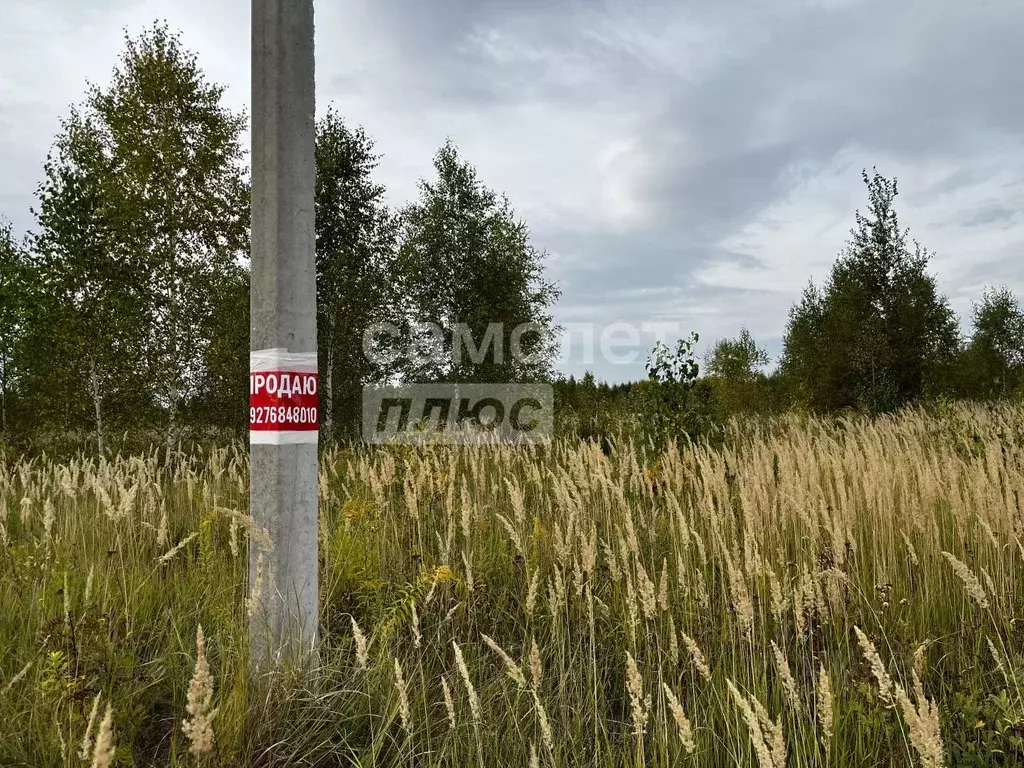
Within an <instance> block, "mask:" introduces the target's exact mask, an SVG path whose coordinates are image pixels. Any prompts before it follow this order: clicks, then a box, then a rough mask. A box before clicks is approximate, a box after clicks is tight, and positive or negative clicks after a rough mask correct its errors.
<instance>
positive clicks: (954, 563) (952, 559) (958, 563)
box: [942, 550, 988, 611]
mask: <svg viewBox="0 0 1024 768" xmlns="http://www.w3.org/2000/svg"><path fill="white" fill-rule="evenodd" d="M942 556H943V557H944V558H946V561H947V562H948V563H949V564H950V566H951V567H952V568H953V573H955V574H956V575H957V576H958V577H959V578H960V581H962V582H963V585H964V590H965V591H966V592H967V594H968V595H969V596H970V598H971V599H972V600H974V602H976V603H977V604H978V606H979V607H980V608H981V609H982V610H985V611H987V610H988V597H986V596H985V589H984V587H982V586H981V582H980V581H978V577H977V576H975V575H974V572H973V571H972V570H971V569H970V568H968V567H967V563H965V562H963V561H962V560H958V559H957V557H956V556H955V555H953V554H952V553H950V552H946V551H945V550H943V552H942Z"/></svg>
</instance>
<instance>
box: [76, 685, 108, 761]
mask: <svg viewBox="0 0 1024 768" xmlns="http://www.w3.org/2000/svg"><path fill="white" fill-rule="evenodd" d="M102 696H103V692H102V691H100V692H99V693H97V694H96V698H95V699H93V700H92V710H90V712H89V721H88V722H87V723H86V724H85V735H84V736H83V737H82V748H81V750H79V752H78V756H79V757H80V758H81V759H82V760H83V761H85V760H88V759H89V755H90V754H92V727H93V725H95V724H96V716H97V715H98V714H99V713H100V698H101V697H102Z"/></svg>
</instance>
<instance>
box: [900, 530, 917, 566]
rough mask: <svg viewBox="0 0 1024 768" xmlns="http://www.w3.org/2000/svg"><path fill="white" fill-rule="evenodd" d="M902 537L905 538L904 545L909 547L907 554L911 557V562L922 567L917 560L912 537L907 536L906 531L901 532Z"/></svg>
mask: <svg viewBox="0 0 1024 768" xmlns="http://www.w3.org/2000/svg"><path fill="white" fill-rule="evenodd" d="M900 536H902V537H903V543H904V544H905V545H906V547H907V554H908V555H909V556H910V562H911V563H913V564H914V565H915V566H917V565H920V561H919V560H918V559H917V550H916V549H914V545H913V544H911V543H910V537H909V536H907V533H906V531H903V530H901V531H900Z"/></svg>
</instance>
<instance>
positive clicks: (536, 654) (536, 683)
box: [530, 638, 544, 690]
mask: <svg viewBox="0 0 1024 768" xmlns="http://www.w3.org/2000/svg"><path fill="white" fill-rule="evenodd" d="M543 676H544V668H543V667H542V666H541V661H540V648H538V647H537V640H536V639H534V638H531V640H530V681H531V682H532V683H533V688H534V690H540V681H541V679H542V678H543Z"/></svg>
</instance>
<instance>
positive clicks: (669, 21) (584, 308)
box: [0, 0, 1024, 380]
mask: <svg viewBox="0 0 1024 768" xmlns="http://www.w3.org/2000/svg"><path fill="white" fill-rule="evenodd" d="M249 11H250V3H249V2H248V1H247V0H3V3H2V12H3V24H2V25H0V215H4V216H6V217H7V218H9V219H10V220H11V221H12V222H13V223H14V226H15V228H16V230H18V231H25V230H27V229H28V228H30V227H31V226H32V217H31V214H30V213H29V207H30V206H31V205H32V202H33V192H34V189H35V187H36V184H37V183H38V181H39V180H40V177H41V175H42V162H43V160H44V158H45V156H46V153H47V150H48V148H49V146H50V143H51V142H52V140H53V137H54V135H55V133H56V131H57V129H58V122H59V119H60V118H61V116H63V115H66V114H67V111H68V107H69V105H71V104H73V103H76V102H79V101H80V100H81V99H82V97H83V95H84V93H85V87H86V81H87V80H92V81H95V82H98V83H105V82H106V81H107V79H108V77H109V74H110V71H111V69H112V67H113V66H114V64H115V62H116V59H117V57H118V55H119V53H120V50H121V47H122V39H123V35H124V31H125V29H126V28H127V30H128V31H129V32H131V33H132V34H135V33H137V32H138V31H139V30H141V29H142V28H143V27H144V26H146V25H147V24H149V23H151V22H152V21H154V20H155V19H165V20H166V21H167V22H168V23H169V24H170V25H171V26H172V27H173V28H177V29H179V30H181V32H182V33H183V38H184V42H185V44H186V46H187V47H189V48H191V49H193V50H195V51H196V52H197V53H198V54H199V56H200V61H201V62H202V64H203V66H204V67H205V69H206V71H207V72H208V74H209V76H210V78H211V79H212V80H214V81H218V82H221V83H224V84H226V85H227V86H228V91H227V95H226V98H227V100H228V102H229V104H230V105H232V106H234V107H237V108H246V107H247V105H248V101H249V74H248V72H249ZM1021 40H1024V4H1021V3H1020V1H1019V0H988V1H986V0H975V2H964V0H957V1H956V2H954V1H953V0H903V1H895V0H746V1H741V0H719V1H718V2H707V0H701V1H700V2H696V1H694V2H687V1H682V2H680V0H675V1H672V0H664V2H662V1H660V0H659V1H658V2H645V1H644V0H608V1H606V2H597V1H596V0H580V1H579V2H568V1H566V2H559V0H431V1H430V2H419V1H417V0H331V1H330V2H328V0H318V4H317V99H318V111H321V112H322V111H323V109H324V108H325V107H326V106H327V104H328V103H329V102H333V103H334V104H335V105H336V106H337V108H338V109H339V111H340V112H341V113H342V115H343V117H344V118H345V120H346V121H347V122H348V123H350V124H352V125H356V124H358V125H362V126H363V127H364V128H365V129H366V130H367V131H368V133H369V134H370V135H371V136H372V137H373V138H374V140H375V141H376V143H377V149H378V150H379V151H380V152H382V153H383V154H384V158H383V160H382V163H381V166H380V169H379V180H380V181H381V182H382V183H384V184H385V185H386V186H387V188H388V190H389V196H390V199H391V202H392V203H394V204H395V205H399V204H401V203H403V202H405V201H406V200H408V199H409V198H410V197H411V196H412V195H414V194H415V184H416V181H417V179H419V178H421V177H424V176H428V175H429V174H430V173H431V170H432V169H431V159H432V155H433V153H434V151H435V150H436V149H437V147H438V146H439V145H440V144H441V143H442V142H443V141H444V139H445V137H446V136H451V138H452V139H453V140H454V141H455V143H456V144H457V145H458V147H459V149H460V150H461V152H462V154H463V155H464V156H465V158H466V159H468V160H469V161H470V162H472V163H473V164H474V165H476V167H477V169H478V171H479V173H480V175H481V177H482V179H483V180H484V181H485V183H487V184H488V185H489V186H491V187H493V188H495V189H497V190H499V191H503V192H505V193H507V194H508V196H509V198H510V199H511V201H512V203H513V205H514V207H515V208H516V211H517V213H518V214H519V215H520V216H521V217H522V218H524V219H525V220H526V221H527V223H528V224H529V225H530V227H531V231H532V234H533V239H534V242H535V244H536V245H537V246H539V247H541V248H544V249H546V250H547V252H548V254H549V261H548V265H549V274H550V275H551V276H552V277H554V278H555V279H557V281H558V282H559V283H560V285H561V288H562V291H563V295H562V299H561V301H560V302H559V305H558V308H557V311H556V317H557V319H558V320H559V321H560V322H561V323H563V324H565V325H567V326H570V325H571V324H575V323H595V324H597V331H596V334H598V336H596V337H595V338H597V339H598V340H597V341H595V345H594V346H595V350H594V358H595V359H594V361H593V362H592V363H589V364H588V363H587V361H586V360H585V359H584V356H585V354H586V353H585V350H584V346H583V345H582V344H576V345H574V346H573V347H572V351H571V354H570V355H569V358H570V359H569V360H568V361H567V362H564V363H563V364H562V369H563V370H565V371H566V372H574V373H579V372H581V371H582V370H583V369H584V368H586V367H590V368H592V369H594V370H595V371H596V372H597V373H598V375H600V376H603V377H605V378H611V379H616V380H621V379H626V378H631V377H637V376H642V375H643V363H644V359H645V355H644V353H643V352H642V351H640V352H638V353H637V354H636V359H635V361H634V362H633V363H631V364H629V363H621V364H616V363H613V362H612V361H609V360H602V359H601V357H602V356H601V353H600V341H599V334H600V332H601V331H600V329H601V327H602V326H604V325H607V324H610V323H616V322H619V323H628V324H631V325H633V326H635V327H640V326H641V324H644V323H648V324H650V323H659V322H661V323H674V324H677V327H678V328H679V329H680V333H679V334H677V335H685V334H686V333H688V332H689V330H696V331H698V332H699V333H700V334H701V339H702V342H708V341H712V340H714V339H715V338H718V337H722V336H727V335H735V334H736V333H737V332H738V330H739V328H740V326H741V325H743V324H746V325H747V326H748V327H749V328H750V329H751V331H752V332H753V334H754V336H755V337H756V338H757V339H758V340H759V341H761V342H762V343H763V344H764V345H765V346H767V347H768V348H769V350H770V351H771V352H772V353H773V355H777V353H778V351H779V349H780V346H781V338H782V335H783V332H784V328H785V322H786V313H787V310H788V308H789V306H790V305H791V304H792V303H793V301H794V300H795V299H796V298H797V296H798V295H799V292H800V290H801V288H802V287H803V286H804V285H805V284H806V283H807V281H808V279H809V278H810V277H813V278H815V279H816V280H820V279H821V278H822V277H824V276H825V275H827V272H828V269H829V266H830V264H831V262H832V260H833V259H834V257H835V255H836V253H837V252H838V251H839V250H840V249H841V248H842V247H843V245H844V243H845V241H846V239H847V237H848V231H849V229H850V227H851V225H852V223H853V213H854V210H855V209H856V208H857V207H859V206H861V207H862V206H863V205H864V202H865V199H866V195H865V189H864V186H863V183H862V182H861V179H860V171H861V169H862V168H863V167H865V166H867V167H869V168H870V167H871V166H873V165H874V166H877V167H878V169H879V170H880V171H881V172H882V173H884V174H886V175H889V176H897V177H898V178H899V181H900V193H901V194H900V197H899V199H898V208H897V210H898V211H899V213H900V214H901V217H902V219H903V223H904V224H906V225H908V226H910V228H911V234H912V236H914V237H916V238H917V239H918V240H920V241H921V242H922V244H923V245H925V246H926V247H928V248H929V249H930V250H933V251H935V253H936V256H935V258H934V260H933V262H932V269H933V271H934V272H935V273H936V274H937V276H938V278H939V284H940V287H941V289H942V290H943V292H945V294H946V295H947V296H948V297H949V299H950V301H951V303H952V304H953V307H954V308H955V309H956V310H957V311H958V312H960V313H961V314H962V315H967V314H969V312H970V308H971V302H972V300H977V299H978V298H979V297H980V295H981V292H982V289H983V288H984V287H985V286H986V285H992V284H1002V285H1008V286H1010V287H1011V288H1013V289H1014V290H1015V291H1017V292H1018V293H1024V267H1022V266H1021V264H1022V257H1024V218H1022V215H1021V212H1022V209H1024V143H1022V136H1024V98H1022V94H1024V54H1022V53H1021V52H1020V51H1021V46H1020V41H1021ZM1015 51H1016V52H1015ZM622 337H623V338H625V337H626V336H625V334H622ZM652 340H653V336H651V335H650V334H647V335H645V336H644V338H643V339H642V340H641V344H640V347H641V348H644V349H645V348H647V347H649V346H650V342H651V341H652ZM702 346H704V345H703V344H702ZM613 351H615V352H616V353H617V354H618V355H620V356H624V355H625V353H626V352H627V351H628V349H627V348H626V347H620V348H616V349H615V350H613Z"/></svg>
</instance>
